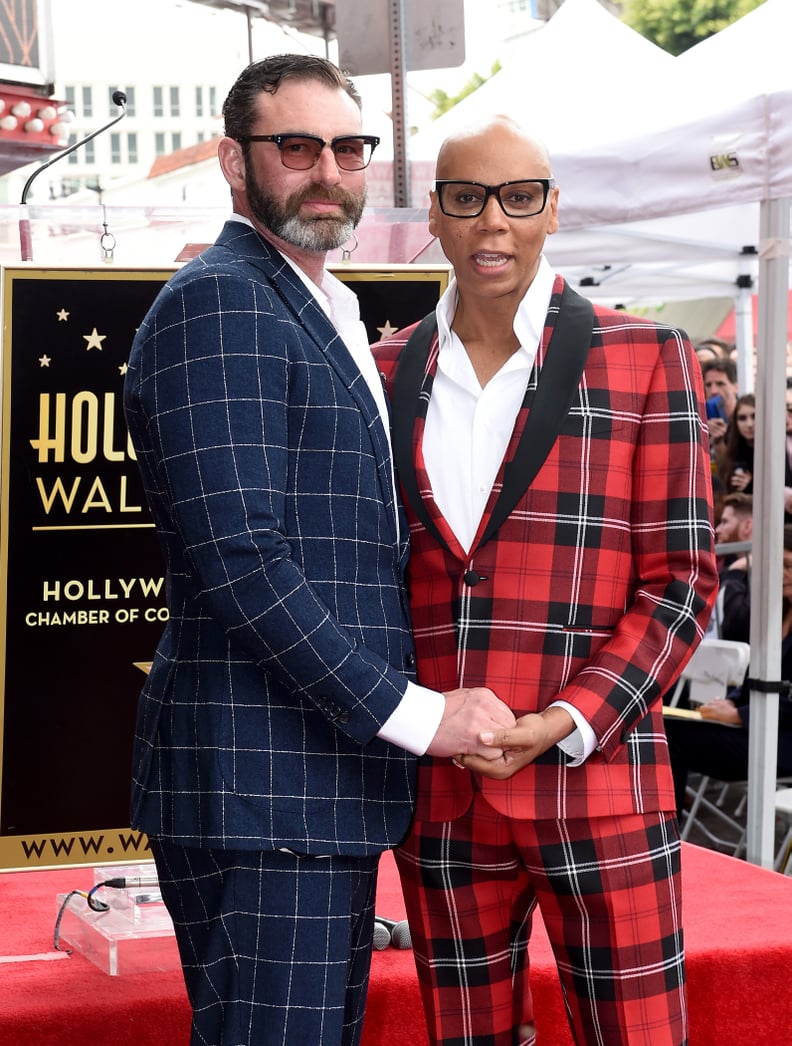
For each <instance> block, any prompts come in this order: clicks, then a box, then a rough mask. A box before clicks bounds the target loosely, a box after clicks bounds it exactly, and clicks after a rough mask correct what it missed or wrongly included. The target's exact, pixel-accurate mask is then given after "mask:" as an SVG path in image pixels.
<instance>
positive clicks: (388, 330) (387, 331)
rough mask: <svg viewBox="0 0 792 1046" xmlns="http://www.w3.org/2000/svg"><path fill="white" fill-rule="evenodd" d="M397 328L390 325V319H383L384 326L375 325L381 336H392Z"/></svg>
mask: <svg viewBox="0 0 792 1046" xmlns="http://www.w3.org/2000/svg"><path fill="white" fill-rule="evenodd" d="M398 329H399V328H398V327H391V321H390V320H385V326H384V327H377V330H378V331H379V332H380V334H381V335H382V337H383V338H392V337H393V335H394V334H395V333H396V331H397V330H398Z"/></svg>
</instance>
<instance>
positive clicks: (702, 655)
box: [668, 639, 751, 857]
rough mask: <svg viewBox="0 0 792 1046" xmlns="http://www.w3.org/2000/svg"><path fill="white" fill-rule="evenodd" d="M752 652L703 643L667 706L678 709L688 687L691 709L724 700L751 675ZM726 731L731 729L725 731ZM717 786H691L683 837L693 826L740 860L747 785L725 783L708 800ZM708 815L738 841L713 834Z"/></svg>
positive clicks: (733, 644)
mask: <svg viewBox="0 0 792 1046" xmlns="http://www.w3.org/2000/svg"><path fill="white" fill-rule="evenodd" d="M750 654H751V648H750V646H749V645H748V643H739V642H737V641H735V640H729V639H703V640H702V641H701V642H700V643H699V645H698V647H697V648H696V650H695V651H694V652H693V656H692V657H691V658H690V660H689V661H688V663H687V665H685V668H684V670H683V672H682V675H681V676H680V678H679V680H678V682H677V685H676V687H675V689H674V692H673V694H672V695H671V699H670V701H669V702H668V704H669V705H670V706H671V707H672V708H675V707H676V706H677V705H678V704H679V700H680V698H681V697H682V694H683V693H684V689H685V685H686V684H687V686H688V702H689V704H691V705H701V704H706V702H707V701H713V700H715V699H716V698H719V697H725V696H726V694H727V693H728V691H729V690H731V689H732V688H733V687H736V686H740V685H741V684H742V682H743V680H744V679H745V674H746V672H747V671H748V662H749V659H750ZM724 729H728V728H727V727H724ZM713 783H714V782H713V781H712V779H711V778H710V777H708V776H706V775H705V774H702V775H701V776H700V777H699V778H698V780H697V781H696V782H695V784H691V785H688V789H687V794H688V796H689V797H690V801H691V802H690V807H689V809H688V810H686V811H685V813H684V815H683V822H682V828H681V832H680V836H681V838H682V839H687V838H688V837H689V836H690V834H691V832H692V831H693V828H694V826H695V827H696V828H697V829H698V830H699V831H700V832H701V833H703V835H704V836H705V837H706V838H707V839H708V840H709V841H710V842H711V843H712V844H713V845H714V846H716V847H717V848H718V849H719V850H724V851H727V852H730V853H731V854H732V856H734V857H739V856H740V855H741V854H742V851H743V850H744V848H745V841H746V830H745V826H744V824H743V823H742V814H743V812H744V809H745V797H746V788H747V782H744V781H734V782H728V781H724V782H721V783H720V791H719V793H718V795H717V797H716V798H708V796H707V793H708V792H709V790H710V786H711V785H712V784H713ZM735 790H736V791H737V795H736V805H735V807H734V809H733V810H730V809H729V808H728V807H727V803H728V802H729V801H730V799H731V797H732V793H733V792H734V791H735ZM702 814H707V815H708V817H707V820H708V821H709V822H710V824H711V822H712V820H713V818H714V819H716V820H717V821H719V822H720V823H721V824H722V825H723V826H724V827H725V828H728V829H729V831H730V832H733V833H734V834H735V836H736V838H734V839H732V838H724V837H722V836H720V835H718V834H717V833H716V832H714V831H713V830H712V828H711V827H710V824H707V823H705V821H704V818H703V817H702V816H700V815H702Z"/></svg>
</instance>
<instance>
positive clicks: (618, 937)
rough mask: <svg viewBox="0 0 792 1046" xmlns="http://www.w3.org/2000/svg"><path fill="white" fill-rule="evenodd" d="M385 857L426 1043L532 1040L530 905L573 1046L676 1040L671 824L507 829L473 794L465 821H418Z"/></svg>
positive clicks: (680, 985)
mask: <svg viewBox="0 0 792 1046" xmlns="http://www.w3.org/2000/svg"><path fill="white" fill-rule="evenodd" d="M396 859H397V863H398V867H399V872H400V875H401V879H402V886H403V890H404V896H405V902H406V905H407V914H408V917H409V920H410V932H411V936H412V941H413V948H414V951H415V960H416V965H417V968H418V978H419V981H420V984H421V992H422V997H423V1001H424V1008H425V1010H426V1017H427V1025H428V1028H429V1037H430V1041H431V1042H432V1043H433V1044H443V1046H515V1044H518V1043H519V1044H523V1043H525V1044H528V1043H530V1042H532V1041H533V1039H532V1037H531V1036H530V1035H529V1034H528V1033H527V1032H526V1031H525V1030H523V1032H522V1036H521V1035H520V1034H518V1028H520V1027H521V1026H526V1025H527V1026H530V1025H531V1024H532V1023H533V1021H534V1012H533V1004H532V1000H531V993H530V990H529V986H528V974H529V963H528V938H529V936H530V931H531V919H532V915H533V912H534V909H535V907H536V905H537V904H538V905H539V909H540V911H541V914H542V919H543V921H544V924H545V927H546V929H547V933H548V936H549V939H550V943H551V945H552V949H553V953H554V955H555V959H556V963H557V966H558V972H559V976H560V979H561V985H562V990H563V993H564V999H565V1003H566V1007H567V1013H568V1016H569V1022H570V1026H571V1028H572V1032H573V1037H574V1039H575V1042H576V1043H577V1044H578V1046H582V1044H584V1043H585V1044H586V1046H684V1044H685V1043H686V1042H687V1003H686V992H685V965H684V948H683V939H682V928H681V917H682V912H681V898H682V894H681V882H680V844H679V835H678V829H677V824H676V819H675V818H674V817H673V815H670V814H666V813H655V814H645V815H640V814H633V815H627V816H624V815H620V816H618V817H598V818H591V819H586V820H579V821H578V820H565V821H554V820H536V821H535V820H512V819H509V818H507V817H505V816H503V815H502V814H500V813H498V812H497V811H495V810H494V809H492V807H490V806H489V805H488V804H487V802H486V800H485V799H483V798H482V796H481V794H480V793H478V792H477V793H476V795H475V798H474V800H473V803H472V805H471V807H470V808H469V810H468V811H467V813H466V814H464V815H463V816H462V817H460V818H457V819H455V820H452V821H447V822H442V823H441V822H429V821H423V822H417V823H415V824H414V826H413V828H412V829H411V831H410V833H409V835H408V836H407V838H406V839H405V841H404V842H403V843H402V844H401V845H400V846H399V848H398V849H397V851H396ZM540 1016H541V1015H540ZM545 1034H547V1033H546V1032H545Z"/></svg>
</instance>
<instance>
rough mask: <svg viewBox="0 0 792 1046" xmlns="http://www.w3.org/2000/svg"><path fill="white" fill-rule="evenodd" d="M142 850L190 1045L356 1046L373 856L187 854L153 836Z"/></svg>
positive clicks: (374, 865)
mask: <svg viewBox="0 0 792 1046" xmlns="http://www.w3.org/2000/svg"><path fill="white" fill-rule="evenodd" d="M152 851H153V853H154V856H155V860H156V863H157V871H158V874H159V881H160V886H161V888H162V894H163V898H164V899H165V901H166V903H167V905H168V909H169V911H170V912H171V915H172V916H173V924H174V928H175V931H176V939H177V942H178V945H179V952H180V956H181V960H182V969H183V972H184V979H185V984H186V986H187V994H188V996H189V999H190V1003H191V1005H192V1009H193V1021H192V1036H191V1040H190V1042H191V1046H284V1044H290V1043H317V1044H319V1043H327V1044H331V1043H332V1044H333V1046H355V1044H356V1043H358V1042H359V1041H360V1038H361V1035H362V1031H363V1015H364V1010H365V1002H366V991H367V987H368V977H369V966H370V960H371V934H372V930H373V926H374V897H375V892H376V882H377V860H378V858H377V857H376V856H375V857H363V858H355V857H328V858H312V857H302V856H297V855H295V854H286V853H281V852H278V851H276V852H274V853H251V852H249V851H236V852H235V851H232V850H217V851H211V850H197V849H189V848H183V847H180V846H174V845H172V844H170V843H167V842H159V841H156V840H152ZM262 882H266V883H267V888H266V889H262Z"/></svg>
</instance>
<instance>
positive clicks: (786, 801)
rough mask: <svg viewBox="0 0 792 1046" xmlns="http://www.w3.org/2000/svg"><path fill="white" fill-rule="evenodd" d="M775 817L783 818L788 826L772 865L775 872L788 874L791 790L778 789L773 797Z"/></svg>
mask: <svg viewBox="0 0 792 1046" xmlns="http://www.w3.org/2000/svg"><path fill="white" fill-rule="evenodd" d="M775 811H776V815H778V816H781V817H785V818H786V819H787V820H788V822H789V826H788V828H787V831H786V835H785V836H784V838H783V839H782V840H781V845H780V846H779V847H778V850H777V851H776V856H775V863H774V865H773V867H774V869H775V870H776V871H777V872H782V873H783V874H785V875H787V874H790V861H791V860H792V788H779V789H778V791H777V792H776V796H775Z"/></svg>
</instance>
